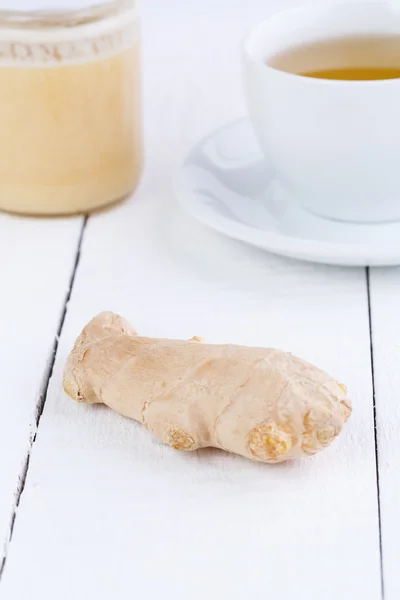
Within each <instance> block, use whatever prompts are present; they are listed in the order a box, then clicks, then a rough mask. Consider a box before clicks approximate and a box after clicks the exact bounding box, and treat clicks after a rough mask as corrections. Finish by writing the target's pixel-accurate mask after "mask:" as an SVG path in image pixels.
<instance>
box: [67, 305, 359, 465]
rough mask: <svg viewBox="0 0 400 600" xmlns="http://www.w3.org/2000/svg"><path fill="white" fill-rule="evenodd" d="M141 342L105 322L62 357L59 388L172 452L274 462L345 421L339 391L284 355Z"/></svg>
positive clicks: (312, 447) (304, 451)
mask: <svg viewBox="0 0 400 600" xmlns="http://www.w3.org/2000/svg"><path fill="white" fill-rule="evenodd" d="M200 341H201V342H202V340H200V338H193V339H192V340H187V341H179V340H167V339H156V338H155V339H153V338H145V337H140V336H138V335H137V334H136V332H135V330H134V329H132V327H131V326H130V325H129V323H127V321H125V320H124V319H123V318H122V317H119V316H118V315H114V314H112V313H101V314H100V315H98V316H97V317H95V318H94V319H93V320H92V321H91V322H90V323H89V324H88V325H87V326H86V327H85V328H84V330H83V331H82V333H81V334H80V336H79V337H78V339H77V341H76V343H75V346H74V348H73V350H72V352H71V354H70V356H69V357H68V360H67V364H66V367H65V373H64V389H65V391H66V393H67V394H68V395H69V396H70V397H71V398H72V399H74V400H77V401H78V402H87V403H96V402H100V403H104V404H106V405H107V406H109V407H110V408H112V409H114V410H116V411H117V412H119V413H120V414H121V415H124V416H126V417H130V418H132V419H136V420H137V421H140V422H141V423H143V424H144V425H145V426H146V427H147V429H149V431H151V432H152V433H153V434H154V435H155V436H156V437H158V439H160V440H161V441H162V442H164V443H166V444H169V445H170V446H172V447H173V448H176V449H178V450H195V449H197V448H204V447H207V446H212V447H215V448H221V449H222V450H226V451H228V452H233V453H236V454H240V455H241V456H245V457H247V458H250V459H253V460H257V461H262V462H267V463H276V462H281V461H284V460H289V459H294V458H299V457H301V456H310V455H312V454H315V453H317V452H318V451H320V450H322V449H323V448H325V447H326V446H328V445H329V444H330V443H331V442H332V441H333V440H334V439H335V438H336V437H337V436H338V435H339V433H340V432H341V430H342V428H343V425H344V424H345V423H346V421H347V419H348V418H349V416H350V414H351V403H350V401H349V400H348V399H347V390H346V387H345V386H344V385H343V384H339V383H337V381H335V380H334V379H333V378H332V377H330V376H329V375H327V374H326V373H324V372H323V371H321V370H319V369H317V368H316V367H314V366H312V365H310V364H308V363H306V362H305V361H303V360H301V359H299V358H296V357H294V356H292V355H291V354H287V353H285V352H282V351H280V350H272V349H266V348H250V347H246V346H233V345H211V344H206V343H203V342H202V343H198V342H200Z"/></svg>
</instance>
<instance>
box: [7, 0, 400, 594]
mask: <svg viewBox="0 0 400 600" xmlns="http://www.w3.org/2000/svg"><path fill="white" fill-rule="evenodd" d="M320 1H321V2H322V1H324V0H320ZM142 4H143V7H142V9H143V34H144V100H145V101H144V106H145V141H146V155H147V156H146V161H147V166H146V170H145V174H144V177H143V180H142V183H141V185H140V188H139V190H138V191H137V193H136V194H135V195H134V197H133V198H132V199H131V200H130V201H129V202H127V203H125V204H123V205H120V206H119V207H117V208H115V209H113V210H112V211H110V212H108V213H103V214H99V215H96V216H92V217H90V218H89V219H88V220H87V221H86V220H84V219H83V218H73V219H66V220H28V219H20V218H12V217H9V216H6V215H2V216H1V217H0V255H1V257H2V260H1V264H0V276H1V280H0V281H1V284H0V309H1V317H0V341H1V346H0V353H1V354H0V359H1V360H0V381H1V395H0V540H3V542H4V543H3V546H2V547H1V548H0V562H1V555H2V557H3V558H2V569H1V581H0V598H1V599H2V600H25V599H33V600H36V599H37V600H39V599H40V600H48V599H51V600H53V599H57V600H81V599H82V600H83V599H85V600H86V599H92V598H96V600H105V599H107V600H108V599H110V598H115V599H118V600H120V599H123V600H125V599H127V598H129V599H130V598H136V597H137V598H142V599H144V600H148V599H149V600H153V599H154V600H155V599H156V598H157V599H158V598H165V599H166V600H169V599H171V600H172V599H174V600H176V599H177V600H183V599H189V600H199V599H200V598H210V599H211V600H217V599H222V600H228V599H229V600H234V599H235V600H236V599H242V598H244V597H249V598H250V597H251V598H252V597H254V598H261V599H264V598H265V599H267V598H281V599H283V600H289V599H292V598H299V599H301V600H303V599H304V600H305V599H307V600H309V599H311V600H314V599H315V600H316V599H317V598H318V599H323V600H338V599H341V600H354V599H362V600H379V599H381V598H382V597H383V593H384V597H385V599H386V600H398V599H399V598H400V569H399V563H400V553H399V539H400V514H399V513H400V403H399V390H400V313H399V310H398V307H399V304H400V270H398V269H387V270H370V271H368V270H364V269H340V268H331V267H324V266H314V265H310V264H302V263H297V262H294V261H289V260H284V259H281V258H278V257H275V256H272V255H267V254H264V253H261V252H258V251H256V250H253V249H250V248H248V247H245V246H243V245H240V244H238V243H235V242H232V241H229V240H227V239H224V238H222V237H220V236H218V235H216V234H214V233H212V232H210V231H208V230H206V229H205V228H203V227H202V226H200V225H198V224H197V223H195V222H194V221H192V220H191V219H190V218H189V217H186V216H185V215H184V214H182V213H181V212H180V210H179V209H178V208H177V206H176V202H175V199H174V197H173V194H172V188H171V175H172V173H173V172H174V170H175V169H176V168H177V165H178V164H179V162H180V160H181V159H182V157H183V156H184V154H185V152H186V151H187V150H188V149H189V148H190V146H191V145H192V144H193V143H194V142H196V141H197V140H198V139H199V138H201V137H202V136H204V135H206V134H207V133H208V132H209V131H210V130H212V129H213V128H215V127H217V126H219V125H221V124H223V123H225V122H229V121H230V120H233V119H236V118H237V117H239V116H242V115H243V114H244V113H245V110H244V103H243V97H242V93H241V83H240V61H239V50H238V48H239V42H240V39H241V37H242V36H243V33H244V32H245V31H246V30H247V29H248V28H249V27H250V26H251V25H252V24H254V23H255V22H257V21H258V20H259V19H261V18H263V17H264V16H267V15H268V13H269V12H271V11H273V10H276V9H277V8H278V6H280V7H283V6H285V5H289V4H290V3H289V2H288V1H287V0H286V1H285V2H284V1H283V0H281V2H279V0H274V2H272V1H271V0H247V1H244V0H218V1H215V0H214V1H213V0H203V1H202V2H197V1H194V0H169V1H168V2H166V1H165V0H147V1H146V2H143V3H142ZM292 4H295V2H293V1H292ZM104 309H111V310H114V311H116V312H120V313H121V314H123V315H124V316H126V317H128V318H129V319H130V320H131V321H132V322H133V323H134V324H135V326H136V327H137V329H138V330H139V332H143V333H144V334H146V335H154V336H169V337H177V338H179V337H181V338H189V337H192V336H193V335H200V336H202V337H204V338H206V339H207V340H208V341H210V342H236V343H243V344H251V345H253V344H254V345H266V346H277V347H281V348H283V349H287V350H290V351H292V352H293V353H296V354H298V355H300V356H302V357H304V358H305V359H307V360H309V361H312V362H315V363H316V364H317V365H318V366H320V367H321V368H323V369H325V370H327V371H328V372H329V373H331V374H333V375H335V376H336V377H337V378H339V379H340V380H342V381H344V382H345V383H346V384H347V385H348V387H349V390H350V393H351V396H352V398H353V403H354V413H353V416H352V418H351V421H350V422H349V424H348V426H347V427H346V429H345V431H344V433H343V435H342V436H341V437H340V438H339V439H338V440H337V442H336V443H335V444H334V445H333V446H332V447H331V448H329V449H328V450H327V451H325V452H324V453H323V454H321V455H319V456H317V457H315V458H313V459H311V460H308V461H307V460H306V461H304V462H299V463H296V464H291V465H284V466H278V467H269V466H259V465H253V464H252V463H250V462H248V461H244V460H242V459H240V458H238V459H237V460H235V459H232V458H230V457H227V456H226V455H224V454H222V453H213V452H207V451H206V452H203V453H200V454H198V455H197V456H196V457H195V458H193V456H192V455H190V456H189V455H187V454H184V455H179V459H177V458H176V456H175V454H174V451H173V450H170V449H169V448H165V447H162V446H161V445H159V444H158V443H157V442H156V441H155V440H154V439H152V438H151V437H150V436H149V434H148V433H147V432H146V431H144V430H143V429H142V428H141V427H140V425H138V424H136V423H133V422H130V421H128V420H125V419H122V418H120V417H119V416H118V415H115V414H113V413H112V412H111V411H108V410H106V409H101V408H97V409H96V407H83V406H80V405H77V404H75V403H73V402H72V401H70V400H68V399H67V398H66V397H65V396H64V394H63V392H62V388H61V379H62V370H63V365H64V361H65V358H66V356H67V354H68V352H69V350H70V348H71V346H72V343H73V341H74V338H75V337H76V335H77V334H78V332H79V331H80V329H81V328H82V326H83V325H84V324H85V323H86V322H87V321H88V320H89V319H90V318H91V317H92V316H94V315H95V314H96V313H97V312H99V311H101V310H104ZM177 464H178V466H179V469H176V465H177ZM194 473H195V477H194V475H193V474H194ZM255 474H256V475H257V479H256V481H257V484H256V485H255V484H254V481H255V479H254V477H255ZM194 479H195V481H194ZM249 486H250V488H251V489H249ZM202 507H207V511H206V512H205V513H204V514H203V512H202ZM204 515H206V517H205V516H204Z"/></svg>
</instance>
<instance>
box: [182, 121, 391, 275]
mask: <svg viewBox="0 0 400 600" xmlns="http://www.w3.org/2000/svg"><path fill="white" fill-rule="evenodd" d="M176 191H177V195H178V198H179V201H180V203H181V205H182V206H183V207H184V208H185V209H186V210H187V211H188V212H189V213H190V214H191V215H192V216H193V217H195V218H196V219H198V220H199V221H202V222H203V223H204V224H206V225H208V226H209V227H212V228H213V229H215V230H216V231H219V232H220V233H223V234H225V235H227V236H229V237H231V238H235V239H238V240H241V241H243V242H247V243H248V244H252V245H253V246H258V247H259V248H263V249H264V250H268V251H270V252H274V253H275V254H281V255H283V256H289V257H292V258H297V259H302V260H308V261H313V262H320V263H329V264H336V265H347V266H368V265H370V266H384V265H399V264H400V222H396V223H387V224H379V225H356V224H351V223H340V222H337V221H329V220H327V219H323V218H320V217H317V216H314V215H312V214H310V213H308V212H307V211H305V210H303V209H301V208H300V207H298V206H296V205H295V204H293V203H292V202H291V201H290V199H288V198H287V197H286V196H285V194H284V192H283V190H282V188H281V187H280V185H279V182H278V181H277V180H276V179H274V178H273V176H272V174H271V173H270V169H269V166H268V163H267V161H266V159H265V158H264V156H263V154H262V153H261V150H260V148H259V146H258V143H257V141H256V138H255V136H254V133H253V129H252V127H251V124H250V122H249V121H248V120H242V121H238V122H235V123H231V124H230V125H227V126H226V127H223V128H222V129H219V130H218V131H215V132H214V133H212V134H211V135H210V136H209V137H207V138H206V139H205V140H203V141H201V142H200V143H199V144H197V145H196V146H195V147H194V148H193V149H192V151H191V152H190V154H189V155H188V157H187V158H186V160H185V162H184V164H183V165H182V167H181V170H180V172H179V176H178V178H177V181H176ZM377 202H379V198H377ZM399 202H400V197H399Z"/></svg>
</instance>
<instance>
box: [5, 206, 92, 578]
mask: <svg viewBox="0 0 400 600" xmlns="http://www.w3.org/2000/svg"><path fill="white" fill-rule="evenodd" d="M87 223H88V216H84V218H83V223H82V226H81V231H80V234H79V238H78V244H77V247H76V251H75V260H74V263H73V266H72V272H71V276H70V278H69V283H68V288H67V294H66V296H65V301H64V305H63V307H62V310H61V316H60V320H59V323H58V328H57V332H56V335H55V337H54V341H53V345H52V348H51V351H50V356H49V359H48V362H47V367H46V369H45V372H44V376H43V381H42V384H41V386H40V390H39V394H38V400H37V403H36V407H35V412H34V420H33V425H32V428H31V432H30V434H29V443H28V450H27V452H26V455H25V458H24V460H23V463H22V468H21V471H20V473H19V475H18V485H17V489H16V492H15V500H14V504H13V507H12V512H11V519H10V525H9V529H8V535H7V538H6V540H5V542H4V549H3V558H2V560H1V563H0V583H1V579H2V575H3V573H4V570H5V567H6V564H7V555H8V550H9V547H10V544H11V541H12V536H13V531H14V525H15V520H16V514H17V510H18V506H19V504H20V501H21V496H22V493H23V491H24V488H25V483H26V479H27V476H28V471H29V462H30V458H31V454H32V449H33V445H34V443H35V441H36V435H37V432H38V429H39V424H40V419H41V417H42V414H43V410H44V406H45V404H46V399H47V392H48V388H49V383H50V379H51V376H52V374H53V369H54V363H55V361H56V357H57V350H58V344H59V339H60V336H61V333H62V330H63V326H64V322H65V318H66V316H67V311H68V304H69V301H70V299H71V294H72V289H73V287H74V282H75V278H76V273H77V271H78V267H79V261H80V257H81V250H82V244H83V239H84V236H85V231H86V226H87Z"/></svg>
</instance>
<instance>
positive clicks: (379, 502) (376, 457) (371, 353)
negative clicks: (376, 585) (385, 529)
mask: <svg viewBox="0 0 400 600" xmlns="http://www.w3.org/2000/svg"><path fill="white" fill-rule="evenodd" d="M365 277H366V283H367V300H368V325H369V343H370V355H371V383H372V409H373V416H374V441H375V469H376V493H377V504H378V525H379V557H380V571H381V598H382V600H385V580H384V571H383V548H382V518H381V493H380V479H379V446H378V431H377V418H376V393H375V373H374V342H373V333H372V330H373V324H372V306H371V303H372V302H371V277H370V267H366V269H365Z"/></svg>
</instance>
